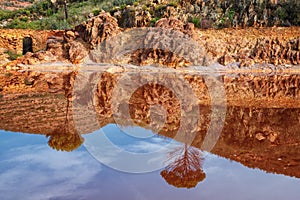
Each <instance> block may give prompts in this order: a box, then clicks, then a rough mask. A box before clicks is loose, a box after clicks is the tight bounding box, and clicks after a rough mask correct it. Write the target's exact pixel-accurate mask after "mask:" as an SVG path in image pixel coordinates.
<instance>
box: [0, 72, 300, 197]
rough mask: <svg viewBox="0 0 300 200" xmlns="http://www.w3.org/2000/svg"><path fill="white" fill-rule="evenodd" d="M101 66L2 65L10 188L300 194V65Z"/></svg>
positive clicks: (4, 162) (0, 190) (2, 153)
mask: <svg viewBox="0 0 300 200" xmlns="http://www.w3.org/2000/svg"><path fill="white" fill-rule="evenodd" d="M103 68H104V70H103V71H101V73H98V72H97V73H95V72H94V70H90V71H87V72H85V73H81V72H77V71H68V72H59V71H55V72H53V71H52V72H25V73H23V72H22V73H19V72H18V73H16V74H14V73H11V74H10V75H9V76H8V75H6V76H0V83H1V85H0V86H1V88H2V91H1V96H0V199H1V200H10V199H11V200H15V199H30V200H35V199H37V200H40V199H45V200H51V199H128V200H131V199H138V200H140V199H153V200H154V199H178V200H181V199H192V200H194V199H206V200H219V199H238V200H247V199H249V200H252V199H258V200H268V199H270V200H271V199H272V200H276V199H278V200H279V199H280V200H281V199H288V200H296V199H299V198H300V191H299V186H300V134H299V133H300V117H299V116H300V90H299V88H300V76H299V75H298V74H284V73H278V74H276V73H274V74H259V73H258V74H248V73H246V74H242V73H240V74H229V73H228V74H226V73H223V74H217V75H216V74H213V75H209V72H205V75H203V73H202V74H201V73H196V72H195V71H193V70H192V73H190V72H183V71H181V73H180V74H179V75H177V74H176V73H173V72H172V73H169V72H167V73H166V72H164V71H160V70H157V71H156V72H155V73H152V72H151V70H153V69H146V70H145V72H143V73H140V72H138V73H137V72H136V69H133V71H130V70H132V69H130V70H129V72H126V71H124V70H123V68H121V67H120V68H111V67H106V68H105V67H104V66H103ZM122 70H123V71H122ZM147 70H148V71H147ZM150 72H151V73H150ZM24 80H27V81H26V84H25V86H24V85H22V84H24ZM22 87H23V88H22Z"/></svg>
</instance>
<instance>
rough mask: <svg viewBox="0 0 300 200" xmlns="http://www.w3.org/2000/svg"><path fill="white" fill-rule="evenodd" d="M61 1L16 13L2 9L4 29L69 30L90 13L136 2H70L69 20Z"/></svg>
mask: <svg viewBox="0 0 300 200" xmlns="http://www.w3.org/2000/svg"><path fill="white" fill-rule="evenodd" d="M60 1H61V0H56V3H52V2H53V0H52V2H51V0H41V1H37V2H35V3H34V4H33V5H32V6H30V7H26V8H22V9H19V10H14V11H7V10H1V9H0V21H1V22H2V26H3V27H4V28H20V29H41V30H43V29H68V28H71V27H73V26H75V25H78V24H79V23H81V22H83V21H85V20H86V19H87V18H88V16H89V15H90V13H94V14H97V13H99V12H100V11H101V10H105V11H109V10H111V9H112V8H113V7H114V6H122V5H126V4H133V3H134V2H135V1H136V0H112V1H109V0H68V4H67V5H68V6H67V7H68V14H69V17H68V19H66V17H65V13H64V8H63V6H62V4H60Z"/></svg>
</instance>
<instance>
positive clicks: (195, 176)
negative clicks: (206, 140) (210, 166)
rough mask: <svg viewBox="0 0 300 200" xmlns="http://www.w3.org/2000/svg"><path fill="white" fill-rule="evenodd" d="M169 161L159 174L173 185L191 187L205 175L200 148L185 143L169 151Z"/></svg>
mask: <svg viewBox="0 0 300 200" xmlns="http://www.w3.org/2000/svg"><path fill="white" fill-rule="evenodd" d="M169 160H175V161H173V162H171V164H169V165H168V166H167V167H166V168H165V169H164V170H163V171H162V172H161V173H160V175H161V176H162V177H163V178H164V179H165V180H166V181H167V183H168V184H170V185H173V186H175V187H178V188H180V187H185V188H193V187H195V186H196V185H197V184H198V183H199V182H200V181H203V180H204V179H205V177H206V175H205V173H204V172H203V170H202V161H203V158H202V154H201V152H200V150H198V149H196V148H194V147H190V146H188V145H187V144H185V145H184V147H183V148H182V147H180V148H179V149H176V150H175V151H173V152H171V153H170V158H169Z"/></svg>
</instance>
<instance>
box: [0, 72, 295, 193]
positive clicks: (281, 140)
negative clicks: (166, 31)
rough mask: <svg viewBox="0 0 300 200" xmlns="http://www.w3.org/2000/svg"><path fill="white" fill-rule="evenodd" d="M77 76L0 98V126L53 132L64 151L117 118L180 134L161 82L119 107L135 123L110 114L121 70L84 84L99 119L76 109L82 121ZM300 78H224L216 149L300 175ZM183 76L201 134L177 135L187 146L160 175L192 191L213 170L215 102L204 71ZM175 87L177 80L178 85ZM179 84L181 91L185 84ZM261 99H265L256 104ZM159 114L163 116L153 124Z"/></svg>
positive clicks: (52, 141)
mask: <svg viewBox="0 0 300 200" xmlns="http://www.w3.org/2000/svg"><path fill="white" fill-rule="evenodd" d="M75 74H76V73H71V74H70V75H69V76H70V77H69V78H67V79H66V80H67V82H66V83H64V88H63V90H62V91H59V90H57V91H59V92H53V93H46V95H44V96H43V95H32V96H30V95H27V96H26V95H19V96H13V95H11V96H10V95H3V97H2V98H1V101H0V104H1V105H0V107H1V109H0V112H1V113H0V114H1V115H0V117H1V118H0V129H5V130H11V131H14V132H24V133H37V134H45V135H46V136H47V137H49V141H48V144H49V146H51V147H52V148H53V149H56V150H61V151H73V150H75V149H77V148H78V147H79V146H80V145H81V144H82V143H83V138H82V136H81V135H80V134H79V133H81V134H90V133H92V132H93V131H96V130H99V129H102V128H103V127H105V126H106V125H108V124H116V123H117V122H116V119H118V122H121V123H120V124H121V125H123V126H136V125H139V126H141V127H145V128H148V129H151V130H153V131H154V132H155V133H157V134H159V135H162V136H165V137H168V138H174V136H175V135H176V132H177V131H178V127H179V126H180V123H181V122H180V115H181V113H180V108H179V107H180V104H179V101H178V99H176V98H177V97H176V95H174V93H172V92H170V91H169V90H168V88H165V87H163V86H161V85H159V84H148V85H144V86H143V87H140V88H138V89H137V90H136V91H132V92H133V95H132V96H131V98H130V101H129V102H125V101H124V102H123V103H124V104H121V105H120V110H119V111H122V110H121V107H122V106H123V105H126V104H127V105H129V106H128V112H129V115H130V117H131V118H132V120H131V121H130V120H129V119H127V118H124V116H123V115H122V114H123V113H122V112H117V113H114V112H113V111H112V105H111V99H112V95H113V89H114V87H115V85H116V82H117V80H118V78H119V77H120V74H118V73H115V74H112V73H103V74H101V80H100V81H99V82H98V83H97V84H96V86H97V87H96V88H93V87H87V86H86V87H84V86H83V87H82V88H81V89H82V90H81V91H82V93H80V95H79V98H81V100H82V102H84V104H82V105H81V106H85V105H86V107H88V108H87V109H88V111H89V110H91V109H94V110H95V111H96V113H95V116H96V117H95V118H94V119H96V120H94V121H92V120H91V116H90V115H89V114H90V113H89V112H86V113H85V112H81V113H77V114H78V116H75V117H79V118H78V119H77V118H76V120H75V119H74V118H73V117H74V107H73V105H72V104H73V103H74V102H73V101H74V99H76V98H77V97H78V96H76V94H72V84H71V81H70V80H71V76H72V77H73V79H74V78H76V77H74V76H75ZM95 76H97V74H96V75H95V74H91V76H90V77H88V81H89V82H90V83H92V82H93V80H92V77H95ZM299 77H300V76H299V75H291V76H285V75H276V76H275V75H274V76H270V77H267V76H263V77H259V76H257V77H256V76H253V75H251V76H250V75H249V76H246V75H245V76H238V75H236V76H235V75H234V76H227V77H226V76H223V77H221V78H220V79H223V80H224V81H226V82H225V86H226V92H227V95H228V96H227V98H228V102H230V104H229V106H228V107H227V113H226V120H225V125H224V128H223V131H222V133H221V135H220V138H219V140H218V142H217V144H216V145H215V147H214V149H213V150H212V153H213V154H215V155H219V156H221V157H224V158H226V159H228V160H234V161H237V162H239V163H241V164H243V165H244V166H248V167H249V168H259V169H262V170H264V171H266V172H270V173H277V174H284V175H287V176H290V177H297V178H300V165H299V163H300V154H299V152H300V145H299V144H300V135H299V131H300V123H299V116H300V109H299V94H298V93H300V90H298V88H300V86H299V84H300V81H299ZM140 79H142V77H138V79H135V80H133V81H136V82H137V83H139V81H140ZM185 79H186V80H187V81H188V82H189V83H190V84H191V85H192V88H193V90H194V91H195V94H196V96H197V97H199V106H196V107H187V108H186V109H187V110H194V109H199V110H200V113H201V116H200V123H199V124H198V126H197V127H193V128H194V129H193V133H196V135H195V138H194V141H193V143H192V144H191V146H189V145H188V144H186V142H185V138H184V137H182V138H179V139H178V142H181V144H182V147H181V148H177V149H176V150H174V151H172V152H170V153H169V154H168V155H169V158H168V160H162V162H167V161H170V162H168V165H167V166H166V167H165V169H163V170H162V171H161V176H162V177H163V178H164V179H165V180H166V182H167V183H169V184H171V185H173V186H175V187H185V188H192V187H196V186H197V184H198V183H199V182H201V181H203V180H204V179H205V181H204V182H206V180H207V179H208V177H209V175H210V174H209V173H208V171H206V170H205V169H204V170H202V166H203V165H205V163H202V162H203V156H202V154H201V145H202V143H203V140H204V138H205V136H206V133H207V130H208V128H209V122H210V118H211V107H210V106H209V105H207V104H206V103H207V102H209V100H210V98H209V97H208V96H207V94H208V92H207V89H205V83H204V80H203V79H202V78H201V75H187V76H185ZM283 83H284V84H283ZM172 84H174V85H176V82H172ZM65 85H68V87H65ZM277 86H278V87H277ZM176 87H178V88H180V87H181V85H179V86H178V85H177V86H176ZM129 89H130V88H129ZM91 90H92V91H93V92H91ZM85 91H86V92H85ZM85 95H86V96H85ZM184 95H186V96H188V95H189V94H188V93H187V94H184ZM62 96H64V97H65V98H67V99H68V101H66V99H65V98H62ZM238 97H240V98H238ZM247 98H248V99H247ZM280 98H283V100H281V99H280ZM123 99H124V96H120V100H123ZM245 99H246V100H245ZM256 99H259V100H260V101H257V102H256V101H254V100H256ZM244 100H245V102H244ZM252 101H253V102H252ZM201 103H203V104H204V105H202V104H201ZM248 103H249V104H248ZM250 103H251V104H250ZM89 106H90V107H89ZM71 107H72V109H70V108H71ZM126 116H128V115H126ZM153 116H155V118H154V119H153ZM216 117H218V116H216ZM157 119H158V121H155V120H157ZM188 119H189V120H190V121H188V123H187V124H189V122H191V123H194V121H193V119H194V118H193V117H191V118H188ZM74 121H76V122H80V123H79V124H80V125H82V126H75V122H74ZM161 121H164V124H161V123H158V122H161ZM92 122H93V123H92ZM132 122H134V123H132ZM151 125H154V127H152V126H151ZM189 128H191V127H189ZM79 129H80V130H79ZM138 134H139V133H136V135H138ZM169 151H170V149H169ZM75 152H76V151H75ZM167 153H168V152H167ZM205 162H207V160H205ZM204 171H205V173H204ZM206 175H207V177H206ZM274 176H275V175H274ZM275 177H281V176H275ZM296 180H298V179H296ZM204 182H202V183H204ZM297 183H298V182H297ZM199 185H200V184H199Z"/></svg>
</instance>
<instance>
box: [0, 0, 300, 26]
mask: <svg viewBox="0 0 300 200" xmlns="http://www.w3.org/2000/svg"><path fill="white" fill-rule="evenodd" d="M65 1H67V2H68V3H67V10H68V17H67V18H66V15H65V9H64V5H63V2H65ZM54 2H55V3H54ZM151 2H154V1H146V0H40V1H35V3H34V4H33V5H32V6H30V7H26V8H22V9H19V10H14V11H7V10H1V9H0V27H3V28H20V29H69V28H72V27H74V26H76V25H78V24H80V23H81V22H83V21H85V20H87V19H88V18H89V17H90V16H92V15H98V14H99V13H100V12H101V10H104V11H107V12H111V14H115V13H116V12H121V13H123V11H126V10H128V9H129V12H127V15H124V16H125V18H126V17H128V16H129V15H134V12H133V14H130V13H132V12H131V11H135V10H143V11H146V12H149V13H150V15H151V18H150V24H149V25H150V26H151V25H152V26H153V25H154V24H155V22H156V21H157V20H158V19H160V18H162V17H164V15H165V13H168V12H170V10H172V9H170V7H173V8H174V9H173V10H175V11H174V13H175V14H176V13H181V16H179V19H181V20H182V19H188V21H189V22H192V23H194V24H195V26H196V27H200V28H203V27H215V28H223V27H234V26H236V25H237V24H239V25H243V24H247V25H248V26H252V25H255V23H256V22H255V20H257V21H258V22H261V23H262V24H263V23H265V24H264V26H273V25H278V26H290V25H296V26H300V12H299V10H300V3H299V1H298V0H295V1H294V0H287V1H282V3H278V4H277V3H276V4H273V3H271V1H270V0H259V1H258V0H245V1H236V0H223V1H212V0H211V1H203V2H205V7H203V6H202V5H203V4H200V3H199V2H201V1H200V0H170V1H165V2H168V3H164V4H159V3H156V4H154V5H153V4H152V3H151ZM157 2H159V1H157ZM128 5H131V6H130V8H128ZM201 6H202V7H201ZM207 9H208V10H207ZM251 9H252V11H251V12H250V10H251ZM178 10H179V11H178ZM181 11H183V12H181ZM138 12H140V11H138ZM125 13H126V12H125ZM182 13H183V15H182ZM266 15H267V18H269V19H270V20H265V18H266ZM125 20H130V19H125ZM123 21H124V19H123ZM263 21H266V22H263ZM125 24H126V23H125Z"/></svg>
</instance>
